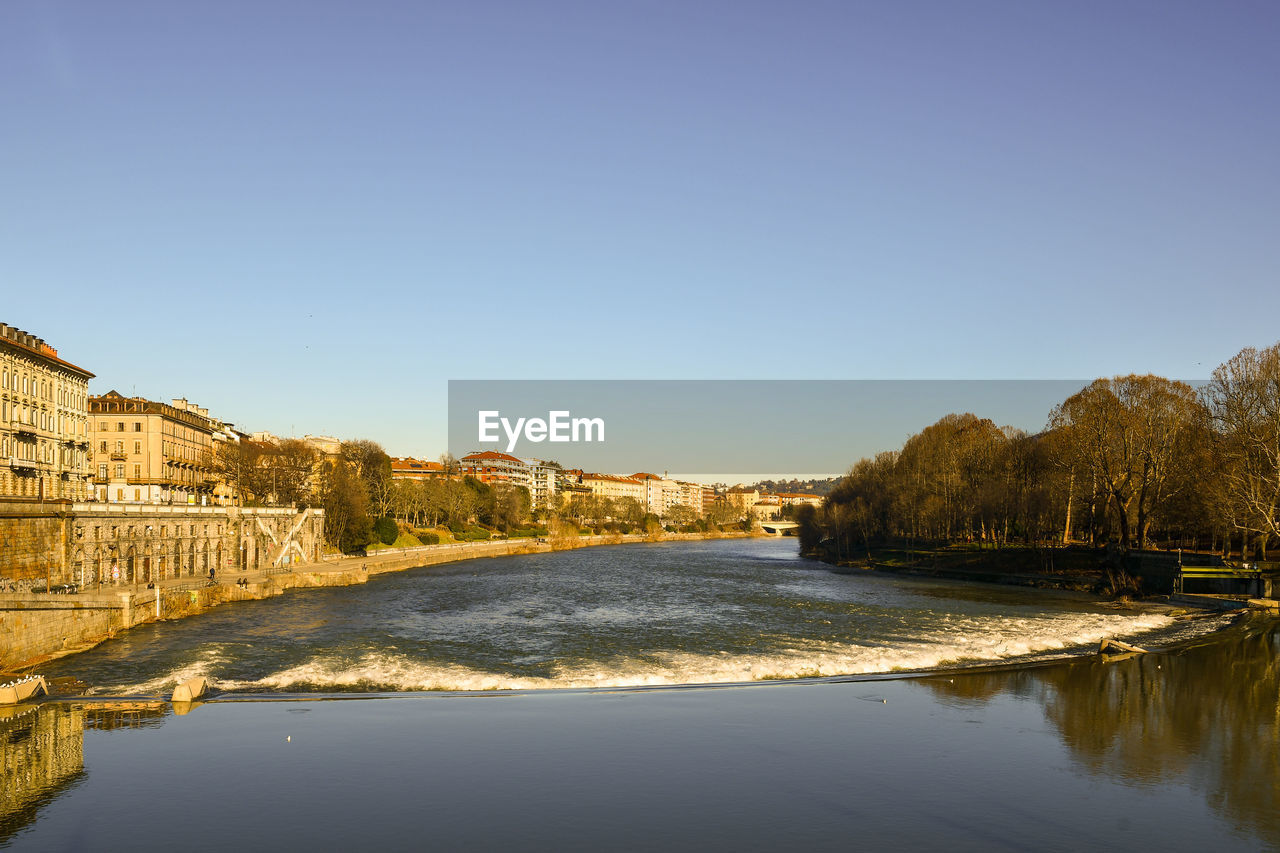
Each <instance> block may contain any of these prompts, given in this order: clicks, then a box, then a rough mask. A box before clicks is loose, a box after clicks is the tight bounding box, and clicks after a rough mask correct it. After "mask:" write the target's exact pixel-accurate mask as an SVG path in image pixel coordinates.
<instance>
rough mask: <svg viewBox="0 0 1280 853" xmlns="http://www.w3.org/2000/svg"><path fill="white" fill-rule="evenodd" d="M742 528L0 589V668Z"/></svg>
mask: <svg viewBox="0 0 1280 853" xmlns="http://www.w3.org/2000/svg"><path fill="white" fill-rule="evenodd" d="M746 536H747V534H745V533H724V532H714V533H676V534H666V533H664V534H662V535H661V536H653V535H648V534H638V535H628V536H623V535H610V536H581V537H563V538H549V539H508V540H500V541H489V542H467V543H452V544H445V545H423V546H420V547H418V548H404V549H398V550H395V551H387V550H383V551H379V552H376V553H375V554H372V555H369V556H366V557H347V556H335V557H330V558H327V559H323V560H321V561H319V562H316V563H305V564H301V565H296V566H293V567H282V568H279V569H271V570H267V571H263V572H243V573H236V574H223V575H221V576H219V577H218V578H217V580H216V582H210V581H208V580H206V579H202V578H178V579H172V580H166V581H161V582H160V583H159V584H157V585H156V586H155V587H152V588H145V587H111V586H105V587H101V588H98V589H94V590H86V591H83V592H80V593H78V594H75V595H50V594H40V593H14V594H5V595H0V671H4V672H21V671H24V670H29V669H31V668H32V667H35V666H39V665H40V664H41V663H45V662H47V661H50V660H54V659H56V658H60V657H65V656H67V655H72V654H76V653H79V652H83V651H86V650H88V649H91V648H93V647H94V646H96V645H98V644H99V643H102V642H104V641H106V640H109V639H112V638H113V637H116V636H118V635H119V634H120V633H122V632H124V631H128V630H129V629H131V628H134V627H137V626H138V625H143V624H146V623H149V622H156V621H160V620H171V619H183V618H186V617H188V616H195V615H198V614H200V613H204V612H206V611H208V610H210V609H211V608H214V607H218V606H220V605H222V604H227V603H230V602H235V601H255V600H261V599H265V598H271V597H274V596H278V595H283V594H284V593H286V592H288V591H289V590H292V589H307V588H317V587H331V586H351V585H355V584H363V583H365V582H367V581H368V580H369V578H370V577H372V576H374V575H380V574H386V573H389V572H400V571H405V570H407V569H416V568H423V567H429V566H443V565H448V564H452V563H457V562H460V561H463V560H473V559H480V558H484V557H506V556H514V555H520V554H545V553H551V552H554V551H565V550H573V549H577V548H590V547H598V546H603V545H625V544H637V543H653V542H679V541H694V540H704V539H706V540H709V539H735V538H744V537H746Z"/></svg>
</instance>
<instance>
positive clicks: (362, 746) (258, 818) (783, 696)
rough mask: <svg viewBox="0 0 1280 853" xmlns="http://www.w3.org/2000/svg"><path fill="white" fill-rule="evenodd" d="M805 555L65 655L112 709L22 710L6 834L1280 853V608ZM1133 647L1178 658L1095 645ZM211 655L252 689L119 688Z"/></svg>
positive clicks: (661, 564)
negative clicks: (1104, 597)
mask: <svg viewBox="0 0 1280 853" xmlns="http://www.w3.org/2000/svg"><path fill="white" fill-rule="evenodd" d="M793 549H794V543H793V542H790V541H785V540H784V541H752V542H707V543H682V544H672V545H643V546H625V547H620V548H599V549H594V550H590V551H577V552H571V553H565V554H556V555H546V556H531V557H513V558H503V559H495V560H489V561H484V562H474V563H468V564H458V565H456V566H453V567H451V568H449V569H447V570H444V571H443V572H441V571H440V570H439V569H437V570H434V571H432V572H428V571H412V572H405V573H402V574H399V575H394V576H385V577H382V578H378V579H375V580H373V581H371V582H370V583H369V584H367V585H365V586H361V587H353V588H343V589H322V590H308V591H302V592H297V593H293V594H290V595H287V596H284V597H282V598H278V599H273V600H268V601H262V602H253V603H245V604H238V605H234V606H227V607H224V608H220V609H219V610H216V611H214V612H211V613H209V614H205V615H202V616H199V617H196V618H192V619H188V620H184V621H180V622H174V623H168V624H161V625H155V626H151V627H148V628H143V629H139V630H136V631H133V632H130V633H129V634H127V635H126V636H124V637H121V638H120V639H118V640H116V641H113V642H111V643H107V644H104V645H103V646H101V647H99V648H97V649H95V650H93V651H91V652H89V653H86V654H82V655H78V656H75V657H71V658H67V659H64V660H62V661H59V662H58V664H57V666H56V667H50V668H49V669H48V671H49V672H50V673H51V674H52V673H53V671H54V670H55V669H56V671H57V673H58V674H62V675H76V676H78V677H80V678H82V679H84V680H85V681H86V682H88V683H89V684H91V685H92V691H93V693H97V694H100V696H101V698H99V697H98V696H94V695H88V696H82V697H74V698H66V699H59V700H54V701H50V702H46V703H44V704H42V705H38V706H25V707H20V708H17V709H10V710H2V709H0V776H3V778H2V779H0V781H2V782H3V785H2V786H0V848H5V849H15V850H118V849H125V848H128V849H131V850H157V851H159V850H170V849H173V848H174V847H175V846H177V847H181V848H182V849H187V850H210V851H212V850H222V849H225V848H227V847H228V846H230V847H239V848H244V849H301V848H315V849H379V850H418V849H423V848H426V847H435V848H440V849H474V850H488V849H517V850H547V851H553V850H554V851H567V850H584V851H585V850H591V851H595V850H601V849H628V850H630V849H640V850H651V849H652V850H657V849H661V850H664V851H669V850H689V851H695V850H696V851H720V850H723V851H748V850H779V849H805V850H841V851H843V850H848V849H887V848H894V849H936V850H948V851H952V850H984V851H985V850H1027V849H1035V850H1094V849H1148V848H1157V849H1162V850H1205V849H1213V850H1257V849H1260V848H1272V849H1280V762H1278V761H1277V755H1280V723H1278V721H1280V715H1278V712H1277V696H1278V695H1280V663H1278V661H1280V655H1278V653H1280V621H1277V620H1275V619H1271V618H1262V617H1253V618H1249V619H1245V620H1241V621H1238V622H1236V623H1235V624H1233V625H1231V626H1230V627H1227V628H1225V629H1222V630H1215V631H1208V630H1207V629H1209V628H1214V627H1221V621H1220V620H1216V619H1209V620H1193V622H1191V623H1179V622H1176V621H1173V620H1170V619H1169V617H1167V616H1159V615H1153V614H1150V613H1143V612H1140V611H1126V610H1117V609H1114V608H1110V607H1107V606H1105V605H1102V604H1099V603H1097V602H1092V601H1088V600H1087V599H1082V598H1079V597H1073V596H1058V595H1054V594H1044V593H1039V592H1027V591H1021V590H1007V589H1002V588H994V587H983V586H978V585H965V584H945V583H943V584H939V583H934V582H931V581H930V582H926V581H911V580H904V579H899V578H892V577H884V576H862V575H859V576H842V575H833V574H830V573H828V572H826V571H825V570H824V569H823V568H821V567H818V566H815V565H814V564H809V563H804V562H801V561H798V560H796V559H795V557H794V550H793ZM1111 634H1122V635H1125V636H1130V637H1132V638H1136V639H1141V640H1142V641H1143V642H1145V643H1147V644H1148V645H1151V646H1153V647H1156V648H1157V649H1158V650H1157V651H1156V652H1154V653H1152V654H1148V655H1140V656H1132V657H1128V658H1120V659H1111V660H1108V659H1103V658H1100V657H1098V656H1096V655H1085V654H1079V653H1078V652H1081V651H1083V649H1081V644H1083V643H1093V642H1095V641H1096V639H1097V638H1098V637H1099V636H1104V635H1111ZM1169 642H1173V643H1174V645H1172V646H1166V645H1165V644H1166V643H1169ZM1072 652H1077V653H1076V654H1072ZM1064 654H1066V655H1071V656H1069V657H1066V658H1064V659H1062V660H1052V661H1044V660H1039V661H1038V662H1036V661H1037V659H1039V658H1043V657H1045V656H1061V655H1064ZM993 658H995V659H998V660H1000V661H1002V665H998V666H994V667H991V666H982V667H976V668H968V669H967V668H963V667H961V668H953V669H949V670H943V671H939V672H934V673H930V674H923V675H917V676H915V677H884V676H875V675H865V676H856V675H850V674H848V673H850V672H852V671H854V670H863V671H867V672H871V671H884V670H885V669H892V668H893V667H903V666H906V667H920V666H933V665H936V664H942V663H954V664H963V663H964V662H965V661H978V660H991V659H993ZM1003 664H1007V665H1003ZM196 670H201V671H203V672H205V673H206V674H208V675H210V676H212V677H214V678H217V679H219V684H220V686H221V687H223V688H225V687H228V686H229V687H231V688H232V689H231V690H230V691H229V692H227V693H224V694H222V695H221V696H219V697H218V698H217V699H216V700H215V701H212V702H208V703H203V704H199V703H198V704H196V705H195V706H193V707H177V706H170V705H169V704H168V703H166V702H163V701H160V700H159V699H157V698H146V697H145V696H143V697H137V698H133V699H127V700H126V699H121V698H118V697H116V698H112V697H110V694H119V693H123V692H133V693H142V694H151V695H152V696H157V697H158V696H160V695H161V694H163V693H164V692H166V691H167V690H168V689H169V688H170V687H171V686H172V682H173V680H174V679H175V678H177V677H179V676H182V675H185V674H187V673H190V672H194V671H196ZM810 674H819V675H821V676H822V677H817V678H809V677H804V676H806V675H810ZM774 678H782V679H784V680H781V681H775V680H766V681H761V679H774ZM691 682H699V683H703V684H704V685H705V686H701V687H693V686H689V685H690V683H691ZM716 682H719V683H716ZM601 684H613V685H617V686H612V687H602V686H599V685H601ZM583 685H591V687H590V689H582V687H583ZM625 685H633V686H625ZM499 687H506V688H512V689H508V690H492V691H485V692H449V690H452V689H454V688H464V689H467V690H477V689H482V688H499ZM546 687H554V688H558V689H541V688H546ZM365 689H378V690H392V689H394V690H403V691H416V692H402V693H394V694H387V693H383V694H381V695H378V696H376V697H371V696H370V695H369V694H367V693H359V692H356V691H361V690H365ZM316 691H323V692H324V695H321V694H320V693H317V692H316ZM264 694H266V695H264ZM264 700H268V701H264Z"/></svg>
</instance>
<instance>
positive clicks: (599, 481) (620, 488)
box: [580, 473, 648, 506]
mask: <svg viewBox="0 0 1280 853" xmlns="http://www.w3.org/2000/svg"><path fill="white" fill-rule="evenodd" d="M580 482H581V484H582V485H583V486H586V487H587V488H588V489H590V490H591V494H593V495H595V496H597V497H602V498H612V499H614V500H617V499H619V498H633V499H635V500H637V501H639V502H640V505H641V506H644V505H645V496H646V494H647V492H648V490H647V489H646V488H645V485H644V483H642V482H641V481H640V480H637V479H635V478H634V477H620V476H618V475H617V474H586V473H584V474H582V476H581V479H580Z"/></svg>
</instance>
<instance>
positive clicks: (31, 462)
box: [0, 323, 93, 500]
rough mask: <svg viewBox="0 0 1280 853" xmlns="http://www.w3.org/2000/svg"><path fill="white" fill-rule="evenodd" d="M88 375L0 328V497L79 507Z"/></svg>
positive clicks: (84, 491)
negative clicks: (69, 503)
mask: <svg viewBox="0 0 1280 853" xmlns="http://www.w3.org/2000/svg"><path fill="white" fill-rule="evenodd" d="M92 378H93V374H92V373H90V372H89V371H87V370H85V369H84V368H82V367H77V366H76V365H74V364H72V363H70V362H68V361H64V360H63V359H62V358H60V357H59V356H58V351H57V350H56V349H54V348H53V347H51V346H50V345H49V344H47V343H45V342H44V341H43V340H42V339H40V338H38V337H36V336H35V335H32V334H30V333H28V332H24V331H22V330H21V329H18V328H15V327H13V326H10V325H8V324H7V323H0V497H17V498H31V499H35V500H53V499H59V500H84V498H85V497H86V496H87V495H88V493H89V488H90V484H89V473H90V469H89V444H88V442H89V426H88V417H87V413H86V407H87V403H88V399H89V380H90V379H92Z"/></svg>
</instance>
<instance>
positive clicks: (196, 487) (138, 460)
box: [89, 391, 235, 505]
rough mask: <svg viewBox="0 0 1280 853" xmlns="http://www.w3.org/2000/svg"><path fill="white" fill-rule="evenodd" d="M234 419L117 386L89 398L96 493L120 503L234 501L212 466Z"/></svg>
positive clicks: (231, 436)
mask: <svg viewBox="0 0 1280 853" xmlns="http://www.w3.org/2000/svg"><path fill="white" fill-rule="evenodd" d="M234 438H235V433H234V431H233V430H232V428H231V425H230V424H227V423H224V422H222V421H220V420H218V419H217V418H214V417H212V416H210V415H209V411H208V409H204V408H201V407H200V406H196V405H195V404H193V403H190V402H188V401H187V400H186V399H185V398H180V399H175V400H173V401H171V402H170V403H159V402H155V401H153V400H147V399H145V398H143V397H125V396H124V395H122V394H120V393H118V392H116V391H108V392H107V393H106V394H103V395H101V396H94V397H90V398H89V442H90V445H91V451H92V453H93V459H92V464H93V466H94V467H93V471H94V484H95V489H96V494H95V497H96V498H97V499H98V500H100V501H109V502H122V503H163V504H197V505H207V504H210V503H213V504H224V503H230V502H232V497H233V492H232V490H231V489H230V487H228V486H227V485H226V484H225V483H223V482H222V480H221V478H220V477H219V476H218V474H217V472H216V471H215V470H214V467H213V453H214V448H215V445H216V443H217V442H220V441H231V440H234Z"/></svg>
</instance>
